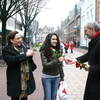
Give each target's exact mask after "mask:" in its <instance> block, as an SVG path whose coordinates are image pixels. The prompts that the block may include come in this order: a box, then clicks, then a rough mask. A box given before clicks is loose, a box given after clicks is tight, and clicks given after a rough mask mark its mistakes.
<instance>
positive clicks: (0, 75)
mask: <svg viewBox="0 0 100 100" xmlns="http://www.w3.org/2000/svg"><path fill="white" fill-rule="evenodd" d="M80 55H82V53H79V52H77V51H74V53H70V51H69V53H67V54H66V58H75V57H77V56H80ZM33 59H34V61H35V63H36V64H37V69H36V70H35V71H34V72H33V74H34V78H35V81H36V90H35V92H34V93H33V94H31V95H30V96H29V100H43V88H42V84H41V72H42V64H41V60H40V55H39V52H36V53H35V56H34V57H33ZM63 69H64V73H65V78H64V79H65V81H66V83H67V87H66V89H67V94H68V98H69V100H83V99H82V98H83V93H84V88H85V83H86V77H87V73H88V72H86V71H84V69H82V70H80V69H79V68H75V65H74V64H73V65H66V64H65V66H64V67H63ZM0 100H10V97H8V96H7V94H6V66H5V67H0ZM57 100H59V98H58V96H57Z"/></svg>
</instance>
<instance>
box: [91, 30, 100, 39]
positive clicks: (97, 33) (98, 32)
mask: <svg viewBox="0 0 100 100" xmlns="http://www.w3.org/2000/svg"><path fill="white" fill-rule="evenodd" d="M99 34H100V31H97V32H96V34H95V35H94V36H93V37H92V39H94V38H95V37H97V36H98V35H99Z"/></svg>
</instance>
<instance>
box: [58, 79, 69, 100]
mask: <svg viewBox="0 0 100 100" xmlns="http://www.w3.org/2000/svg"><path fill="white" fill-rule="evenodd" d="M66 86H67V84H66V82H65V81H60V82H59V86H58V96H59V99H60V100H68V96H67V91H66Z"/></svg>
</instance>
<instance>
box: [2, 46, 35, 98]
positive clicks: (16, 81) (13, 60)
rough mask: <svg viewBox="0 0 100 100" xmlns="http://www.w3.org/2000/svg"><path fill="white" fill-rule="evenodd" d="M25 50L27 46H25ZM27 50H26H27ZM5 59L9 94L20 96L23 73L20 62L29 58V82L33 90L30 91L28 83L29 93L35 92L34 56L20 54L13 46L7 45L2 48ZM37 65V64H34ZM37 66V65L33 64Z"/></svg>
mask: <svg viewBox="0 0 100 100" xmlns="http://www.w3.org/2000/svg"><path fill="white" fill-rule="evenodd" d="M23 48H24V50H25V47H23ZM25 51H26V50H25ZM2 53H3V58H4V61H5V62H6V63H7V71H6V76H7V95H8V96H11V97H19V96H20V93H21V73H20V63H21V62H22V61H25V60H26V59H29V60H28V62H29V74H30V78H29V81H28V83H30V85H31V92H30V93H29V85H28V95H29V94H31V93H33V92H34V90H35V88H36V87H35V80H34V77H33V73H32V66H30V65H31V64H34V62H33V60H32V57H30V58H27V56H26V54H25V53H24V54H20V53H19V52H17V51H16V50H15V49H14V48H13V47H11V46H6V47H5V48H3V50H2ZM34 65H35V64H34ZM33 67H36V66H33Z"/></svg>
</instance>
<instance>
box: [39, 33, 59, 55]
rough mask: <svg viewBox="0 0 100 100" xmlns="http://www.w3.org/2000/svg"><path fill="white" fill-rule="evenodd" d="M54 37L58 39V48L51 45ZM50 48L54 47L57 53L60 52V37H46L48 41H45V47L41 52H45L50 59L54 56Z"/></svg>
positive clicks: (49, 35)
mask: <svg viewBox="0 0 100 100" xmlns="http://www.w3.org/2000/svg"><path fill="white" fill-rule="evenodd" d="M53 35H56V37H57V45H56V46H52V45H51V38H52V36H53ZM50 47H53V48H54V49H55V50H57V51H59V50H60V40H59V37H58V35H57V34H56V33H49V34H48V35H47V36H46V39H45V41H44V43H43V46H42V47H41V48H40V52H41V51H44V54H45V56H46V57H49V56H51V55H52V52H51V50H50Z"/></svg>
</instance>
